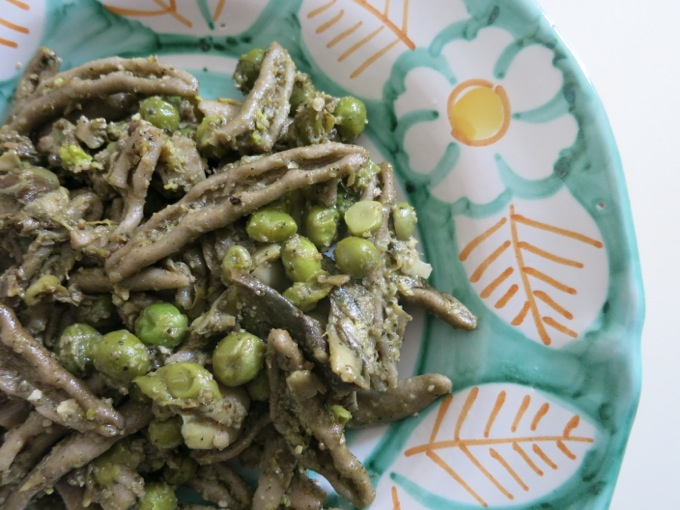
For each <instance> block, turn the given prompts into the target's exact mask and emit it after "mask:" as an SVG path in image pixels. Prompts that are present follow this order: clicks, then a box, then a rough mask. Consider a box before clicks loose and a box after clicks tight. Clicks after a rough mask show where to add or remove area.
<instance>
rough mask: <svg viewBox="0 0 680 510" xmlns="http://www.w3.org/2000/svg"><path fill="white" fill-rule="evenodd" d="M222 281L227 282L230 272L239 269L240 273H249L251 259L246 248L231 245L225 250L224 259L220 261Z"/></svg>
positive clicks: (251, 266) (251, 267) (251, 265)
mask: <svg viewBox="0 0 680 510" xmlns="http://www.w3.org/2000/svg"><path fill="white" fill-rule="evenodd" d="M221 268H222V281H223V282H225V284H226V282H228V281H229V279H230V278H231V276H230V275H231V270H232V269H239V270H241V271H250V270H251V269H253V258H252V257H251V255H250V252H249V251H248V248H246V247H245V246H242V245H240V244H233V245H231V246H230V247H229V248H227V251H226V253H225V254H224V258H223V259H222V266H221Z"/></svg>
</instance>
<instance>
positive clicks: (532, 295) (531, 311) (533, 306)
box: [459, 197, 608, 347]
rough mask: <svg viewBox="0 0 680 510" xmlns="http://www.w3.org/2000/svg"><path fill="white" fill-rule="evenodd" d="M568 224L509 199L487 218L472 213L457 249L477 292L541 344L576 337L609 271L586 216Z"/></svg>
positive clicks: (593, 308) (591, 315)
mask: <svg viewBox="0 0 680 510" xmlns="http://www.w3.org/2000/svg"><path fill="white" fill-rule="evenodd" d="M563 199H564V197H562V200H563ZM571 205H572V206H573V207H577V206H576V205H574V204H573V203H572V204H571ZM578 207H580V206H578ZM555 210H556V211H560V210H561V209H555ZM570 214H571V212H570V211H568V210H567V211H565V212H564V214H563V215H561V216H560V217H559V218H558V219H557V221H558V222H560V223H564V222H568V221H569V220H568V218H569V215H570ZM585 214H586V213H585V211H583V210H582V209H581V215H582V216H584V217H585ZM473 221H475V220H468V224H469V223H470V222H473ZM573 225H574V228H569V227H564V226H561V225H559V223H558V224H555V222H550V221H540V220H537V219H536V218H533V217H532V216H531V214H521V213H520V210H519V208H518V206H517V205H515V204H512V205H510V207H509V208H508V210H507V211H506V212H505V213H504V214H502V215H501V216H500V217H494V218H493V219H492V220H491V223H489V222H488V221H487V222H486V223H485V224H484V225H482V221H479V220H477V221H476V224H475V225H474V230H475V231H474V233H473V235H470V234H471V233H472V230H473V229H472V228H470V229H468V233H467V236H468V237H466V238H465V240H464V241H463V242H462V246H463V248H462V250H461V251H460V254H459V259H460V260H461V261H462V262H463V263H464V264H465V267H466V271H467V272H468V278H469V281H470V283H471V284H472V285H473V287H475V289H476V290H477V292H478V293H479V297H480V298H481V299H482V300H484V301H487V302H488V303H489V305H490V307H491V308H492V309H493V310H494V312H496V313H497V314H499V315H501V316H502V317H503V318H504V319H505V320H506V321H507V322H508V323H509V324H511V325H512V326H514V327H516V328H521V329H522V331H523V332H529V333H530V335H529V336H530V337H533V336H535V337H536V340H537V341H540V342H541V343H542V344H544V345H546V346H549V345H553V346H556V347H559V346H561V345H563V344H564V343H566V342H568V341H571V340H574V339H576V338H578V337H579V335H580V331H581V330H582V329H583V328H584V327H586V326H588V325H589V323H590V322H591V321H592V319H593V318H594V315H595V313H596V312H597V311H598V310H599V308H600V306H601V304H602V301H601V299H602V300H603V299H604V293H605V292H606V283H607V274H608V273H607V271H606V269H607V268H606V260H605V259H606V257H605V253H604V250H603V248H604V244H603V242H602V241H601V240H600V239H599V231H598V230H597V227H596V226H595V225H594V222H593V221H592V219H590V218H589V217H585V218H582V219H581V220H579V221H578V222H574V223H573ZM583 225H586V226H592V227H593V228H592V229H591V231H592V235H591V234H590V233H588V234H585V233H581V232H580V231H578V230H579V229H582V228H583ZM464 237H465V235H464ZM470 237H471V238H470ZM588 306H589V307H590V308H586V309H585V310H584V309H583V308H584V307H588Z"/></svg>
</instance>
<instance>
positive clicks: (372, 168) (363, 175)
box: [352, 161, 380, 189]
mask: <svg viewBox="0 0 680 510" xmlns="http://www.w3.org/2000/svg"><path fill="white" fill-rule="evenodd" d="M379 173H380V166H379V165H377V164H376V163H374V162H373V161H369V162H368V163H367V164H365V165H362V166H361V168H359V170H357V173H356V177H355V179H354V182H353V184H352V186H354V187H356V188H360V189H366V188H368V187H369V186H371V185H373V184H372V183H373V178H374V177H375V176H376V175H378V174H379Z"/></svg>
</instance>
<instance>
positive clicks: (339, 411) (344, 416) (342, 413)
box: [328, 404, 352, 424]
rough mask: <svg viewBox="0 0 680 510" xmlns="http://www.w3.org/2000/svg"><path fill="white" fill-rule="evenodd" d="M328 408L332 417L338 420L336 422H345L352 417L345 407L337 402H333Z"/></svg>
mask: <svg viewBox="0 0 680 510" xmlns="http://www.w3.org/2000/svg"><path fill="white" fill-rule="evenodd" d="M328 410H329V411H330V412H331V414H332V415H333V417H334V418H335V419H336V420H337V421H338V423H341V424H342V423H347V422H348V421H349V420H351V419H352V413H350V412H349V411H348V410H347V409H345V408H344V407H342V406H341V405H338V404H333V405H330V406H328Z"/></svg>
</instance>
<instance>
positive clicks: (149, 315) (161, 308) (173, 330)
mask: <svg viewBox="0 0 680 510" xmlns="http://www.w3.org/2000/svg"><path fill="white" fill-rule="evenodd" d="M188 331H189V319H188V318H187V316H186V315H184V314H183V313H182V312H180V311H179V310H178V309H177V307H176V306H175V305H172V304H170V303H163V302H161V303H153V304H152V305H149V306H147V307H146V308H144V310H142V311H141V313H140V314H139V317H137V320H136V321H135V333H136V334H137V337H139V339H140V340H141V341H142V342H144V343H145V344H147V345H160V346H162V347H170V348H172V347H176V346H177V345H179V344H180V343H182V340H184V337H185V336H186V334H187V332H188Z"/></svg>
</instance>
